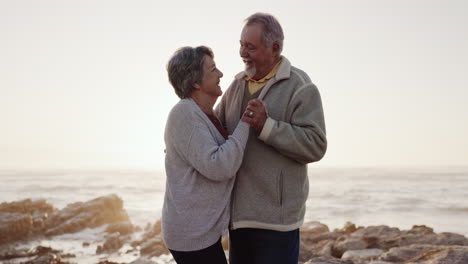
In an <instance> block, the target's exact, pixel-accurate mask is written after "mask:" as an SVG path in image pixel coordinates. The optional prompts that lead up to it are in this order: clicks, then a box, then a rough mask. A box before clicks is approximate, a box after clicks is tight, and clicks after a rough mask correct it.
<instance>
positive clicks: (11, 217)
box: [0, 212, 33, 244]
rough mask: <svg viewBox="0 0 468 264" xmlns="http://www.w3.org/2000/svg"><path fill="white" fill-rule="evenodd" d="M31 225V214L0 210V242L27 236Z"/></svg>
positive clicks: (30, 230)
mask: <svg viewBox="0 0 468 264" xmlns="http://www.w3.org/2000/svg"><path fill="white" fill-rule="evenodd" d="M32 227H33V221H32V217H31V215H27V214H20V213H6V212H0V244H3V243H9V242H13V241H16V240H20V239H25V238H27V237H29V235H30V234H31V232H32Z"/></svg>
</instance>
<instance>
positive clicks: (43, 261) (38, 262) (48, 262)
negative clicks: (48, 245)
mask: <svg viewBox="0 0 468 264" xmlns="http://www.w3.org/2000/svg"><path fill="white" fill-rule="evenodd" d="M25 264H69V262H66V261H63V260H62V258H61V257H60V256H57V255H55V254H53V253H48V254H45V255H42V256H38V257H36V258H35V259H33V260H30V261H27V262H25Z"/></svg>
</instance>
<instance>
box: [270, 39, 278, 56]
mask: <svg viewBox="0 0 468 264" xmlns="http://www.w3.org/2000/svg"><path fill="white" fill-rule="evenodd" d="M272 50H273V55H275V56H278V55H279V53H280V45H279V44H278V43H276V42H275V43H273V46H272Z"/></svg>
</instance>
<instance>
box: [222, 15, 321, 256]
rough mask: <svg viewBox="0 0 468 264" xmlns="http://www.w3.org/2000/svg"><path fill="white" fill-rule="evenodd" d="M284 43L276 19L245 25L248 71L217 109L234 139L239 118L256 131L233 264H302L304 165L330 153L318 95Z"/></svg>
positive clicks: (238, 210)
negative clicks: (284, 51)
mask: <svg viewBox="0 0 468 264" xmlns="http://www.w3.org/2000/svg"><path fill="white" fill-rule="evenodd" d="M283 40H284V36H283V30H282V28H281V25H280V24H279V22H278V21H277V20H276V19H275V18H274V17H273V16H271V15H269V14H264V13H256V14H253V15H251V16H250V17H248V18H247V19H246V24H245V26H244V28H243V30H242V33H241V39H240V56H241V57H242V60H243V61H244V63H245V71H243V72H241V73H240V74H238V75H237V76H236V77H235V79H234V81H233V82H232V84H231V85H230V87H229V88H228V90H227V91H226V93H225V95H224V96H223V98H222V100H221V102H220V103H219V105H218V107H217V108H216V114H217V115H218V117H219V118H220V120H221V122H222V123H223V124H224V125H225V127H226V128H227V130H228V132H229V133H232V132H233V131H234V129H235V128H236V125H237V124H238V122H239V120H240V119H241V118H242V116H244V117H245V119H247V120H248V121H247V122H248V123H250V125H251V127H252V128H251V131H250V135H249V139H248V142H247V146H246V149H245V154H244V159H243V162H242V165H241V167H240V169H239V171H238V173H237V178H236V183H235V186H234V189H233V195H232V201H231V223H230V251H229V252H230V254H229V258H230V263H231V264H248V263H256V264H258V263H269V264H271V263H281V264H285V263H294V264H297V262H298V255H299V241H300V240H299V227H300V226H301V225H302V223H303V221H304V214H305V203H306V200H307V196H308V192H309V183H308V178H307V164H308V163H311V162H315V161H318V160H320V159H321V158H322V157H323V156H324V154H325V151H326V149H327V140H326V136H325V122H324V117H323V109H322V102H321V98H320V94H319V91H318V89H317V87H316V86H315V85H314V84H313V83H312V82H311V80H310V78H309V76H307V74H306V73H305V72H303V71H302V70H300V69H298V68H295V67H293V66H291V63H290V62H289V60H288V59H286V58H285V57H284V56H282V55H281V51H282V48H283ZM244 110H245V112H244Z"/></svg>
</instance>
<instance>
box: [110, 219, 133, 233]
mask: <svg viewBox="0 0 468 264" xmlns="http://www.w3.org/2000/svg"><path fill="white" fill-rule="evenodd" d="M133 231H134V227H133V225H132V223H130V222H118V223H111V224H109V225H108V226H107V228H106V232H107V233H116V232H118V233H119V234H120V235H128V234H131V233H133Z"/></svg>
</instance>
